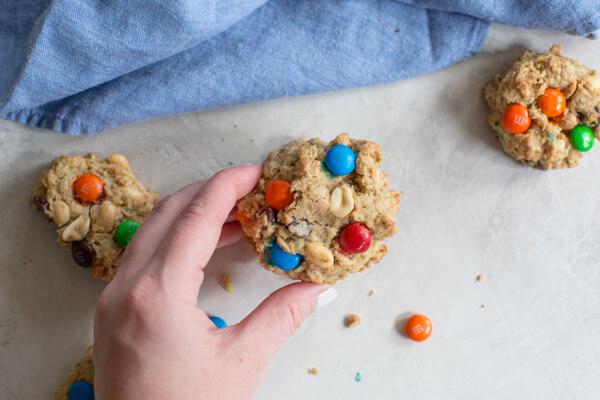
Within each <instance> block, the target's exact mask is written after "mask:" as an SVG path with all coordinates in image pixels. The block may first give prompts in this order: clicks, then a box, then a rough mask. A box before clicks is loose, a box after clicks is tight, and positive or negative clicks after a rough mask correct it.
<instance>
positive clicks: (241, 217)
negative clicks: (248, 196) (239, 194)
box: [235, 208, 250, 225]
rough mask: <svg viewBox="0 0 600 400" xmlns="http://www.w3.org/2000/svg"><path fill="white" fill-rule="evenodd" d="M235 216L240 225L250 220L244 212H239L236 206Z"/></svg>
mask: <svg viewBox="0 0 600 400" xmlns="http://www.w3.org/2000/svg"><path fill="white" fill-rule="evenodd" d="M235 217H236V218H237V220H238V222H239V223H240V224H242V225H245V224H247V223H248V222H250V218H248V217H247V216H246V214H244V213H243V212H241V211H240V210H238V209H237V208H236V209H235Z"/></svg>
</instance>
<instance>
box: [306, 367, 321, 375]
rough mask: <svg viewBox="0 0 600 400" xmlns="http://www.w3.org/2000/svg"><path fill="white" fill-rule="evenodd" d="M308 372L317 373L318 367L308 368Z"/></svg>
mask: <svg viewBox="0 0 600 400" xmlns="http://www.w3.org/2000/svg"><path fill="white" fill-rule="evenodd" d="M308 373H309V374H311V375H319V368H316V367H315V368H309V369H308Z"/></svg>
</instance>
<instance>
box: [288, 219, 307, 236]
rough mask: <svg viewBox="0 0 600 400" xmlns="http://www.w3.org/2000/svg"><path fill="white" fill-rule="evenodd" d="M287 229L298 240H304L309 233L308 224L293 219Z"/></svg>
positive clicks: (303, 220)
mask: <svg viewBox="0 0 600 400" xmlns="http://www.w3.org/2000/svg"><path fill="white" fill-rule="evenodd" d="M287 228H288V229H289V231H290V232H292V235H294V236H296V237H297V238H300V239H306V238H307V237H308V235H310V231H311V226H310V223H309V222H308V221H307V220H305V219H295V220H293V221H292V222H291V223H290V224H289V225H288V226H287Z"/></svg>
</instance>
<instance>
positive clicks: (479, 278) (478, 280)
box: [475, 274, 485, 282]
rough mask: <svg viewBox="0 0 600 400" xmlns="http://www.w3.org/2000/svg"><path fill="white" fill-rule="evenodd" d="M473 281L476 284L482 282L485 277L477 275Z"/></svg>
mask: <svg viewBox="0 0 600 400" xmlns="http://www.w3.org/2000/svg"><path fill="white" fill-rule="evenodd" d="M475 279H476V280H477V282H481V281H482V280H484V279H485V275H483V274H479V275H477V278H475Z"/></svg>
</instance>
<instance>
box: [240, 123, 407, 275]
mask: <svg viewBox="0 0 600 400" xmlns="http://www.w3.org/2000/svg"><path fill="white" fill-rule="evenodd" d="M381 161H382V156H381V148H380V147H379V146H378V145H377V144H375V143H373V142H369V141H366V140H353V139H350V137H349V136H348V135H347V134H341V135H339V136H338V137H337V138H336V139H335V140H333V141H331V142H329V143H327V142H324V141H322V140H321V139H311V140H306V139H300V140H297V141H294V142H291V143H289V144H287V145H286V146H284V147H283V148H282V149H280V150H276V151H273V152H271V154H269V156H268V157H267V159H266V160H265V161H264V163H263V174H262V177H261V179H260V181H259V182H258V184H257V186H256V187H255V188H254V189H253V190H252V191H251V192H250V193H249V194H248V195H246V196H245V197H244V198H243V199H241V200H240V202H239V203H238V206H237V212H236V213H237V217H238V220H239V221H240V223H241V225H242V228H243V230H244V232H245V234H246V241H247V242H248V243H249V245H250V246H251V247H252V249H253V250H254V251H255V252H256V253H257V254H258V256H259V258H260V262H261V264H262V265H263V266H264V267H265V268H266V269H268V270H270V271H273V272H275V273H277V274H286V275H287V276H289V277H290V278H292V279H300V280H303V281H311V282H316V283H329V284H333V283H335V282H336V281H337V280H339V279H344V278H345V277H346V276H347V275H348V274H350V273H352V272H358V271H362V270H364V269H365V268H368V267H370V266H371V264H372V263H376V262H378V261H380V260H381V258H382V257H383V256H384V255H385V254H386V253H387V247H386V246H385V244H384V243H383V240H384V239H385V238H386V237H389V236H392V235H393V234H394V233H396V231H397V230H398V228H397V227H396V212H397V211H398V203H399V202H400V195H399V194H398V193H396V192H394V191H392V190H389V189H387V184H388V177H387V175H386V174H384V173H383V172H381V170H380V169H379V165H380V163H381Z"/></svg>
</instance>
